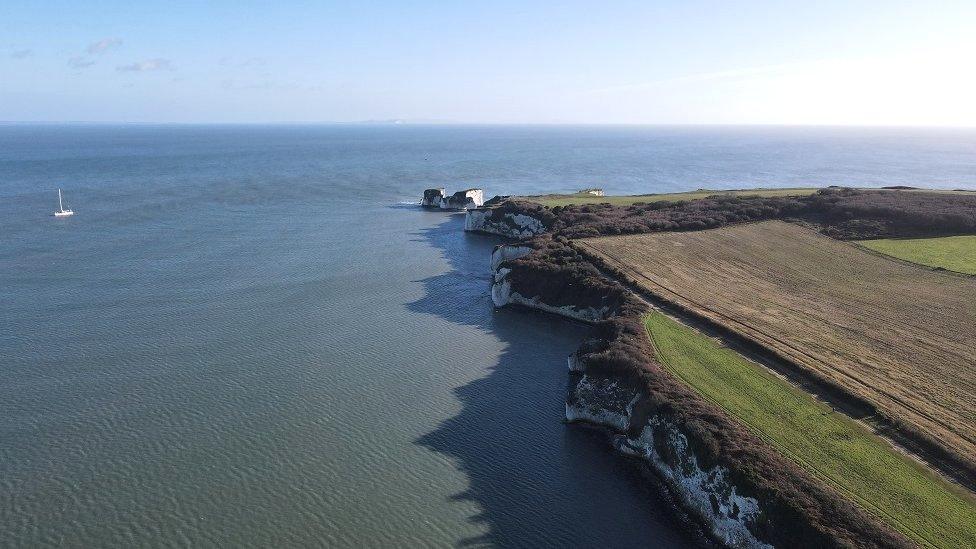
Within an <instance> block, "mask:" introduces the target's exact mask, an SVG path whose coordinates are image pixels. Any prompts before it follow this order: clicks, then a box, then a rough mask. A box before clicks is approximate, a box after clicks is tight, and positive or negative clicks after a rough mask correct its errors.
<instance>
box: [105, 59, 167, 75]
mask: <svg viewBox="0 0 976 549" xmlns="http://www.w3.org/2000/svg"><path fill="white" fill-rule="evenodd" d="M175 69H176V67H174V66H173V62H172V61H170V60H169V59H163V58H162V57H157V58H155V59H147V60H145V61H139V62H137V63H131V64H129V65H119V66H118V67H116V68H115V70H117V71H119V72H150V71H171V70H175Z"/></svg>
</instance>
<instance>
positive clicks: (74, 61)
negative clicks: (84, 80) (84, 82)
mask: <svg viewBox="0 0 976 549" xmlns="http://www.w3.org/2000/svg"><path fill="white" fill-rule="evenodd" d="M94 64H95V62H94V61H92V60H91V59H88V58H87V57H84V56H81V55H76V56H74V57H70V58H68V66H69V67H71V68H72V69H85V68H88V67H90V66H92V65H94Z"/></svg>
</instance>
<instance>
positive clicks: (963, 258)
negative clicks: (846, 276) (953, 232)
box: [859, 236, 976, 274]
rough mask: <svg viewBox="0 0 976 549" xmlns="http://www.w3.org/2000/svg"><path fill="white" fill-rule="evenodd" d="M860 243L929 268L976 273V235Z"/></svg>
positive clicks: (888, 239)
mask: <svg viewBox="0 0 976 549" xmlns="http://www.w3.org/2000/svg"><path fill="white" fill-rule="evenodd" d="M859 244H861V245H862V246H864V247H866V248H870V249H872V250H874V251H876V252H881V253H883V254H886V255H890V256H893V257H897V258H898V259H903V260H905V261H911V262H912V263H919V264H922V265H927V266H929V267H942V268H943V269H947V270H949V271H955V272H957V273H964V274H976V236H946V237H943V238H914V239H891V238H885V239H881V240H863V241H861V242H860V243H859Z"/></svg>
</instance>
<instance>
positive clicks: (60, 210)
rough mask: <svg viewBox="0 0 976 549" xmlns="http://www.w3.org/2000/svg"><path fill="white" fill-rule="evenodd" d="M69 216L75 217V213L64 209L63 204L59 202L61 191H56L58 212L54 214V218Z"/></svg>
mask: <svg viewBox="0 0 976 549" xmlns="http://www.w3.org/2000/svg"><path fill="white" fill-rule="evenodd" d="M69 215H75V212H73V211H71V210H66V209H64V204H63V203H62V202H61V189H58V211H56V212H54V217H68V216H69Z"/></svg>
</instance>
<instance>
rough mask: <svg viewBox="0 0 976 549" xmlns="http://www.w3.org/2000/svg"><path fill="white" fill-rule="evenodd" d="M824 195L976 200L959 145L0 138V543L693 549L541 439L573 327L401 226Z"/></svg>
mask: <svg viewBox="0 0 976 549" xmlns="http://www.w3.org/2000/svg"><path fill="white" fill-rule="evenodd" d="M834 184H836V185H862V186H882V185H915V186H929V187H938V188H967V189H973V188H976V132H974V131H971V130H969V131H967V130H904V129H832V128H735V127H730V128H600V127H420V126H214V127H210V126H107V125H64V126H59V125H44V126H30V125H5V126H0V546H4V547H7V546H23V547H34V546H43V545H52V546H53V545H59V546H77V547H93V546H116V547H134V546H216V545H220V546H236V547H244V546H254V547H269V546H275V547H281V546H331V547H363V546H373V547H380V546H385V547H390V546H401V547H403V546H441V547H450V546H468V545H497V546H508V547H515V546H520V547H569V546H572V547H638V546H640V547H648V546H650V547H655V546H657V547H690V546H695V545H698V544H700V543H701V539H700V536H699V535H698V534H697V533H696V532H695V531H694V528H691V527H689V526H688V525H687V523H686V522H685V521H683V520H682V519H681V517H680V515H679V514H677V513H675V512H674V509H673V506H672V504H671V503H670V502H669V501H668V500H666V499H664V498H663V497H662V496H661V495H659V494H658V493H657V492H655V491H654V490H651V489H648V488H646V487H644V483H641V482H637V473H636V472H635V471H634V470H633V468H632V467H631V466H630V465H629V464H627V463H626V462H625V461H624V460H622V459H620V458H618V457H616V456H614V455H613V454H611V452H610V451H609V449H608V447H607V445H606V443H605V440H604V438H603V435H601V434H599V433H597V432H594V431H589V430H586V429H583V428H579V427H569V426H566V425H564V424H563V423H561V421H560V420H561V418H562V416H563V398H564V394H565V390H566V383H567V375H566V371H565V368H566V366H565V356H566V355H567V354H568V353H570V352H571V351H572V350H573V349H575V347H576V346H577V345H578V344H579V342H580V340H581V339H582V338H583V337H584V336H585V334H586V328H585V327H584V326H581V325H578V324H573V323H570V322H567V321H562V320H558V319H555V318H551V317H548V316H545V315H541V314H534V313H526V312H520V311H510V310H500V311H495V310H493V309H492V306H491V302H490V299H489V297H488V293H487V286H488V280H489V274H488V256H489V253H490V250H491V248H492V246H493V245H494V244H496V243H497V241H496V240H495V239H493V238H490V237H485V236H478V235H468V234H464V233H463V232H462V231H461V227H462V222H463V216H459V215H454V214H450V213H445V212H429V211H422V210H420V209H419V208H417V207H416V206H415V205H414V203H416V202H417V200H419V197H420V195H421V192H422V191H423V189H424V188H426V187H434V186H444V187H447V188H448V189H449V190H456V189H460V188H465V187H472V186H480V187H483V188H485V190H486V194H487V195H489V196H491V195H494V194H531V193H544V192H557V191H572V190H575V189H578V188H583V187H591V186H601V187H603V188H605V189H606V190H607V192H608V193H612V194H622V193H647V192H666V191H681V190H693V189H697V188H703V187H704V188H714V189H717V188H742V187H755V186H766V187H780V186H799V185H815V186H825V185H834ZM59 187H60V188H62V189H64V193H65V199H66V202H67V205H69V206H70V207H72V208H73V209H74V210H75V212H76V214H75V216H74V217H72V218H67V219H55V218H53V217H51V212H52V211H53V210H54V209H55V208H56V206H57V188H59Z"/></svg>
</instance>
